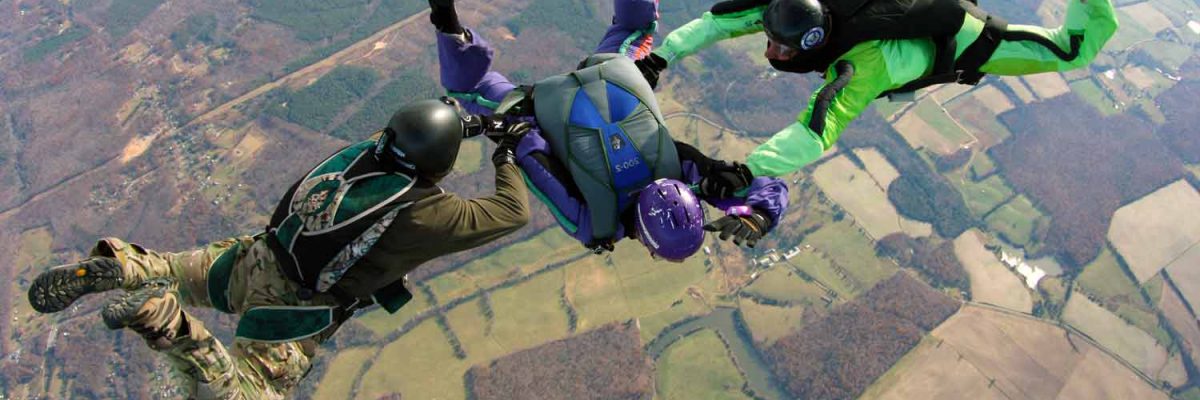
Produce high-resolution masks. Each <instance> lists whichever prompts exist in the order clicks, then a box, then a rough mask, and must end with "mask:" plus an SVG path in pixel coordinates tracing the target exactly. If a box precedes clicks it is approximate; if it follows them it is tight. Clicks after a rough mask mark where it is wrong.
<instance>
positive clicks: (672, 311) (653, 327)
mask: <svg viewBox="0 0 1200 400" xmlns="http://www.w3.org/2000/svg"><path fill="white" fill-rule="evenodd" d="M711 311H712V309H711V308H709V307H708V306H707V305H705V304H704V302H703V301H701V300H698V299H695V298H693V297H691V296H688V297H685V298H684V299H683V300H682V301H680V302H679V303H678V304H676V303H672V304H671V306H670V307H667V309H666V310H663V311H659V312H657V313H654V314H650V315H647V316H645V317H640V318H638V322H639V323H640V324H641V326H642V329H641V333H642V343H643V344H646V343H650V341H651V340H654V338H655V337H658V334H659V333H662V331H663V329H666V328H667V327H668V326H670V325H671V324H673V323H675V322H676V321H680V320H682V319H684V318H687V317H691V316H699V315H703V314H706V313H709V312H711Z"/></svg>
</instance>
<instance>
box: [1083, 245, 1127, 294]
mask: <svg viewBox="0 0 1200 400" xmlns="http://www.w3.org/2000/svg"><path fill="white" fill-rule="evenodd" d="M1075 282H1076V283H1077V284H1078V285H1079V289H1080V290H1082V291H1084V292H1085V293H1087V294H1089V295H1091V296H1092V297H1096V298H1101V299H1113V298H1116V297H1121V296H1130V295H1135V294H1136V293H1137V292H1138V290H1139V288H1138V286H1137V282H1134V281H1133V279H1131V278H1130V277H1129V275H1127V274H1126V273H1125V271H1123V270H1122V269H1121V266H1120V264H1118V263H1117V258H1116V257H1114V256H1113V254H1112V252H1111V251H1109V250H1108V248H1107V247H1106V248H1104V249H1103V250H1102V251H1101V252H1100V255H1099V256H1098V257H1096V260H1094V261H1092V263H1091V264H1088V265H1087V266H1085V267H1084V268H1083V272H1082V273H1080V274H1079V277H1078V278H1076V280H1075Z"/></svg>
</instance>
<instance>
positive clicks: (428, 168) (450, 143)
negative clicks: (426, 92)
mask: <svg viewBox="0 0 1200 400" xmlns="http://www.w3.org/2000/svg"><path fill="white" fill-rule="evenodd" d="M386 130H387V131H388V132H387V133H388V135H389V136H390V137H391V139H389V140H388V141H389V142H390V143H389V146H388V147H389V150H390V153H391V154H392V156H394V158H395V160H396V162H397V163H399V164H400V165H401V166H403V167H405V168H408V169H411V170H413V171H415V172H416V173H417V175H418V176H421V177H422V178H426V179H430V180H432V181H434V182H437V181H438V180H441V179H442V178H444V177H445V176H446V175H448V174H450V171H451V170H452V169H453V168H454V160H455V159H457V158H458V146H459V144H461V143H462V138H463V130H464V128H463V117H462V115H461V114H460V113H459V109H458V107H457V104H456V103H455V102H454V100H453V99H449V98H445V97H443V98H442V99H441V100H433V99H429V100H420V101H414V102H412V103H408V104H405V105H404V106H403V107H400V110H399V111H396V113H395V114H392V119H391V121H388V126H387V129H386Z"/></svg>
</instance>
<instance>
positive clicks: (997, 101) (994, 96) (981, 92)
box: [971, 85, 1015, 114]
mask: <svg viewBox="0 0 1200 400" xmlns="http://www.w3.org/2000/svg"><path fill="white" fill-rule="evenodd" d="M971 96H972V97H974V98H975V99H976V100H979V102H980V103H982V104H983V105H984V107H987V109H988V110H990V111H991V112H992V113H995V114H1002V113H1004V112H1007V111H1008V110H1011V109H1013V108H1014V107H1015V106H1014V105H1013V103H1012V100H1009V99H1008V95H1006V94H1004V92H1001V91H1000V89H997V88H996V86H994V85H987V86H984V87H982V88H978V89H976V90H975V91H974V92H971Z"/></svg>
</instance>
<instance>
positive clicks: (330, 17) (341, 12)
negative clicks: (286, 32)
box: [250, 0, 369, 42]
mask: <svg viewBox="0 0 1200 400" xmlns="http://www.w3.org/2000/svg"><path fill="white" fill-rule="evenodd" d="M368 3H369V1H367V0H254V1H251V2H250V6H251V7H253V11H251V14H250V15H251V16H253V17H254V18H258V19H261V20H265V21H270V22H274V23H277V24H280V25H283V26H286V27H288V29H291V30H292V31H293V32H295V34H296V38H297V39H300V40H303V41H308V42H311V41H316V40H321V39H324V38H327V37H331V36H333V35H334V34H336V33H338V32H340V31H342V30H344V29H346V28H347V27H349V26H353V25H354V24H355V22H356V21H357V20H358V19H359V18H362V17H363V15H364V14H365V13H366V11H367V5H368Z"/></svg>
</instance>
